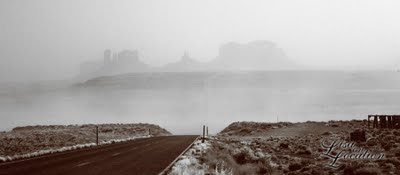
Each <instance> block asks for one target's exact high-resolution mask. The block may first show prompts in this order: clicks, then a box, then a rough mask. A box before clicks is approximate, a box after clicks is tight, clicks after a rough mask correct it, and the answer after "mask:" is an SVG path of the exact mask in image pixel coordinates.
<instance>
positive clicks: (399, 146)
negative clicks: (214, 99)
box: [208, 120, 400, 175]
mask: <svg viewBox="0 0 400 175" xmlns="http://www.w3.org/2000/svg"><path fill="white" fill-rule="evenodd" d="M357 129H364V130H365V131H366V138H367V141H366V142H358V143H357V146H359V147H362V148H365V149H368V150H374V151H377V152H379V153H384V154H385V155H386V158H385V159H382V160H356V161H351V160H342V161H341V162H340V164H339V165H341V167H340V168H338V169H334V168H330V167H328V166H327V165H328V164H329V163H330V161H331V160H329V159H328V158H326V157H324V156H322V154H323V153H324V152H325V151H326V150H324V149H322V147H321V142H322V141H323V140H325V139H328V140H337V139H339V140H343V141H350V133H351V132H352V131H354V130H357ZM218 139H219V142H218V143H219V144H218V146H215V148H214V150H216V151H215V152H212V153H210V158H208V159H209V162H212V165H214V166H215V164H218V163H220V162H218V161H217V162H215V161H216V160H224V161H225V164H226V165H227V167H229V168H231V169H232V170H234V172H235V173H237V174H240V173H241V172H251V173H249V174H261V173H260V167H267V166H265V165H266V164H263V163H267V164H269V165H270V166H269V168H267V173H266V174H271V173H276V174H293V175H301V174H315V175H319V174H322V175H323V174H345V175H347V174H350V175H351V174H354V175H362V174H365V175H370V174H371V175H373V174H400V131H398V130H378V129H368V128H367V122H366V121H361V120H353V121H329V122H305V123H289V124H287V123H256V122H235V123H233V124H231V125H229V126H228V127H227V128H225V129H224V130H223V131H221V133H220V134H219V137H218ZM244 148H246V149H244ZM232 150H233V151H232ZM259 152H261V153H263V154H264V155H265V157H264V161H258V160H257V159H254V157H253V156H252V155H255V154H256V153H259ZM212 159H216V160H215V161H214V162H213V161H212ZM241 169H243V171H242V170H241Z"/></svg>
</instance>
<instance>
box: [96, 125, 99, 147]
mask: <svg viewBox="0 0 400 175" xmlns="http://www.w3.org/2000/svg"><path fill="white" fill-rule="evenodd" d="M96 145H99V126H96Z"/></svg>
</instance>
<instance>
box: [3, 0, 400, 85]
mask: <svg viewBox="0 0 400 175" xmlns="http://www.w3.org/2000/svg"><path fill="white" fill-rule="evenodd" d="M399 9H400V1H398V0H376V1H372V0H301V1H299V0H293V1H289V0H260V1H252V0H243V1H238V0H225V1H222V0H201V1H200V0H197V1H192V0H63V1H61V0H1V1H0V61H1V62H0V81H26V80H31V81H32V80H46V79H62V78H68V77H71V76H74V75H76V74H77V73H78V66H79V64H80V63H82V62H83V61H87V60H93V59H101V57H102V52H103V50H104V49H106V48H110V49H113V50H121V49H138V50H139V52H140V53H141V55H142V56H143V61H144V62H146V63H149V64H152V65H162V64H165V63H168V62H173V61H176V60H178V59H179V58H180V57H181V55H182V54H183V52H184V51H185V50H186V51H188V52H189V54H190V55H191V56H192V57H194V58H196V59H198V60H200V61H208V60H210V59H213V58H214V57H215V56H216V55H217V54H218V47H219V46H220V45H221V44H223V43H226V42H229V41H235V42H240V43H247V42H250V41H253V40H270V41H273V42H275V43H276V44H277V45H278V46H279V47H280V48H282V49H283V50H284V51H285V52H286V53H287V55H288V56H289V57H290V58H291V59H292V60H293V61H294V62H296V63H298V64H302V65H307V66H311V67H314V68H344V67H353V68H358V69H362V68H382V67H390V66H393V67H395V66H398V65H399V63H400V61H399V60H400V23H399V21H400V19H399V18H400V10H399Z"/></svg>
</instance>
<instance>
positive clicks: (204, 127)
mask: <svg viewBox="0 0 400 175" xmlns="http://www.w3.org/2000/svg"><path fill="white" fill-rule="evenodd" d="M205 130H206V125H203V137H202V139H201V143H204V135H205V132H206V131H205Z"/></svg>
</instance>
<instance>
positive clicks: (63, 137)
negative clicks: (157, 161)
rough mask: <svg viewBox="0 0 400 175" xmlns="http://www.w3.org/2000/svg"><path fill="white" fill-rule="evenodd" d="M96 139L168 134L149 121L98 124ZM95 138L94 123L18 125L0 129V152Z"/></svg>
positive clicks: (10, 153)
mask: <svg viewBox="0 0 400 175" xmlns="http://www.w3.org/2000/svg"><path fill="white" fill-rule="evenodd" d="M98 126H99V141H100V142H101V141H107V140H111V139H125V138H130V137H138V136H145V135H148V134H149V132H148V130H149V129H150V131H151V134H152V135H169V134H170V133H169V132H168V131H166V130H165V129H163V128H161V127H159V126H157V125H152V124H141V123H140V124H101V125H98ZM94 142H96V133H95V125H69V126H62V125H51V126H26V127H17V128H14V129H13V130H12V131H9V132H2V133H0V156H13V155H20V154H26V153H31V152H35V151H39V150H47V149H55V148H61V147H66V146H73V145H77V144H87V143H94Z"/></svg>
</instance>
